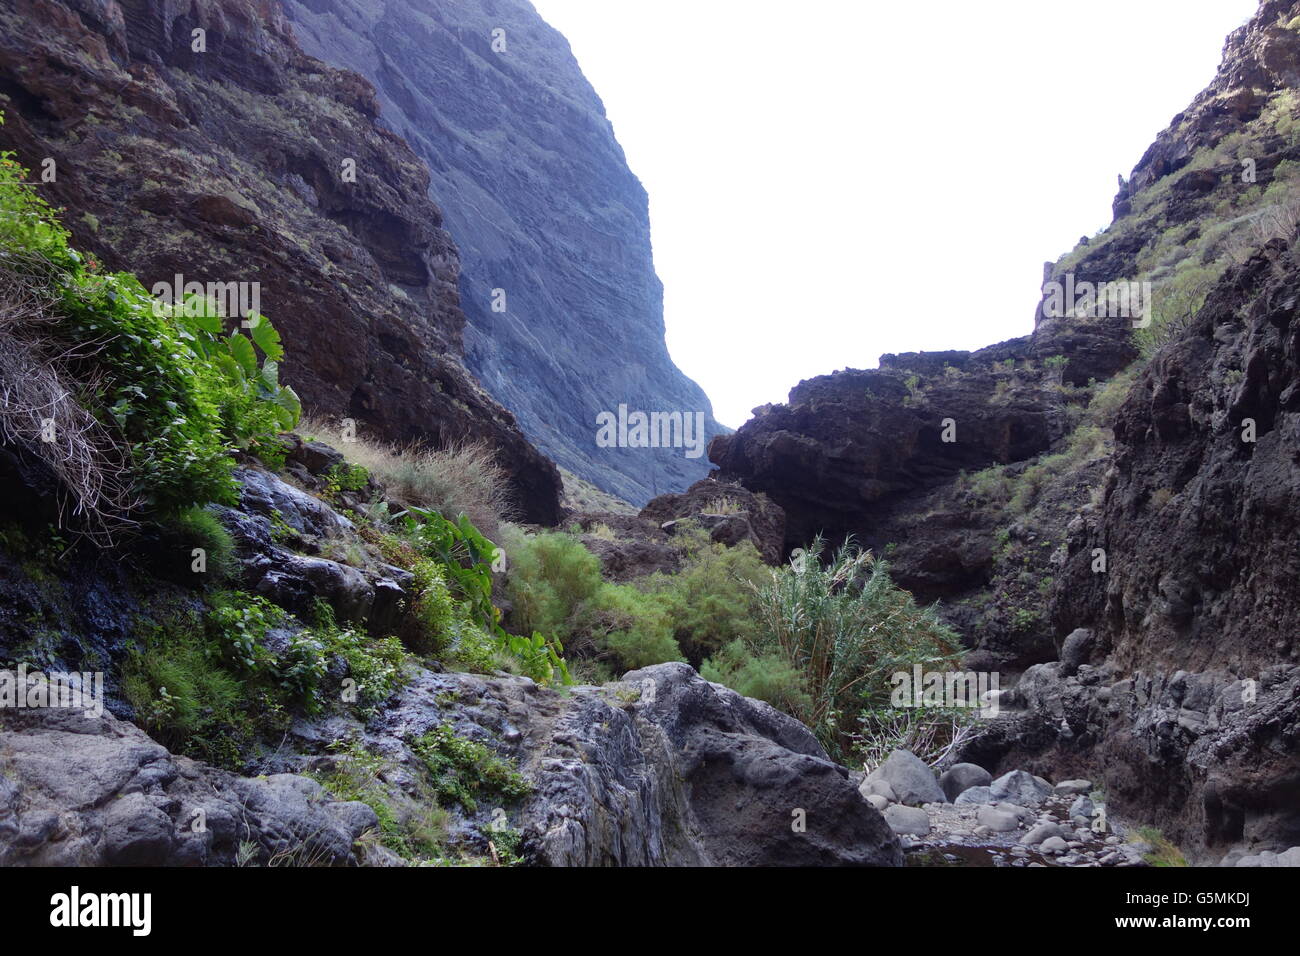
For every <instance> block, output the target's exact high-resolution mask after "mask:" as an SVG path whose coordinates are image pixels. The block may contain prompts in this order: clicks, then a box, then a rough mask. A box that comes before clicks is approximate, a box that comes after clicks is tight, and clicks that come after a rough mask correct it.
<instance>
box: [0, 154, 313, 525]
mask: <svg viewBox="0 0 1300 956" xmlns="http://www.w3.org/2000/svg"><path fill="white" fill-rule="evenodd" d="M28 178H29V176H28V174H27V172H26V171H25V170H24V169H23V168H22V167H21V166H19V165H18V164H17V163H15V162H14V161H13V158H12V154H11V153H8V152H4V153H0V269H3V270H4V271H5V272H6V274H7V276H8V277H9V278H10V279H11V280H12V281H13V282H15V283H17V284H18V286H19V287H20V288H22V289H24V290H25V293H26V294H27V295H29V296H30V297H31V298H32V299H33V300H34V301H38V302H41V303H42V304H43V305H42V308H43V310H44V311H45V313H46V315H45V316H43V318H44V319H45V320H53V321H52V322H48V329H47V332H48V334H49V335H52V336H53V337H54V339H56V340H57V342H55V343H52V347H54V348H56V349H60V350H65V351H66V350H67V349H68V348H73V349H79V350H80V351H81V353H82V354H83V355H84V356H86V357H85V358H84V359H82V360H80V362H75V361H74V362H72V363H70V369H69V370H70V373H71V374H73V375H75V376H76V378H77V379H78V380H79V384H80V385H81V390H80V394H78V395H76V397H75V400H76V401H77V402H79V403H81V404H82V405H84V407H85V408H86V409H87V410H89V411H90V412H91V414H93V415H94V416H95V417H96V418H97V419H98V420H99V421H100V422H101V424H103V425H104V426H106V427H108V428H110V429H111V430H112V433H113V434H114V435H115V436H116V440H118V441H119V442H120V444H121V446H122V449H121V450H122V453H123V455H124V457H125V458H126V459H127V462H128V464H129V469H130V475H131V479H132V480H131V484H132V491H133V497H134V498H135V499H137V500H138V501H139V502H140V503H141V504H142V505H143V506H145V507H147V508H151V509H153V510H154V511H155V512H156V513H162V514H169V513H174V512H177V511H183V510H184V509H185V508H187V507H189V506H190V505H194V504H200V505H201V504H205V503H207V502H209V501H220V502H227V503H229V502H231V501H232V500H233V493H234V489H233V483H232V479H231V461H230V458H229V452H230V450H231V449H232V448H247V449H253V450H256V451H257V452H258V453H259V454H262V455H264V456H267V457H268V458H270V459H271V460H272V462H276V461H278V460H279V458H278V456H282V454H283V452H282V446H281V445H280V443H279V440H278V439H277V438H276V433H277V432H278V431H279V430H281V429H285V428H289V427H292V425H293V424H294V423H295V422H296V421H297V419H298V414H299V412H300V407H299V404H298V401H297V398H296V396H294V395H293V392H292V390H291V389H289V388H287V387H282V386H280V385H279V382H278V374H279V373H278V364H277V363H278V361H279V359H280V357H281V356H282V354H283V349H282V347H281V346H280V344H279V339H278V335H277V334H276V333H275V330H274V328H273V327H272V326H271V324H270V323H269V322H268V321H267V320H266V319H265V318H263V317H261V316H257V315H254V316H251V317H250V319H249V322H250V326H251V327H250V329H249V335H247V336H246V335H244V334H242V333H240V332H235V333H234V334H231V335H226V334H225V333H224V331H223V329H222V325H223V322H222V319H221V318H220V317H219V316H217V315H216V314H215V310H214V308H213V307H212V306H211V305H210V304H208V303H206V302H203V301H202V300H197V299H191V300H188V301H187V302H185V303H183V304H181V305H177V306H168V305H166V304H164V303H162V302H160V301H158V300H155V299H154V298H153V297H151V296H150V295H149V293H148V292H146V291H145V289H144V287H143V286H141V285H140V283H139V281H138V280H137V279H136V278H135V277H134V276H132V275H129V274H126V273H116V274H105V273H102V272H101V271H100V269H99V264H98V263H97V262H96V261H95V260H94V259H93V258H91V257H87V256H84V255H82V254H81V253H79V252H77V251H76V250H74V249H73V248H71V246H70V245H69V234H68V233H67V231H66V230H65V229H64V228H63V227H62V226H61V225H59V223H58V222H57V220H56V218H55V215H54V212H53V210H52V209H50V207H49V206H48V205H47V204H46V203H45V202H44V201H43V200H42V199H40V197H39V196H37V195H36V192H35V190H34V189H33V187H32V186H31V185H30V184H28V183H27V182H26V180H27V179H28ZM255 346H256V348H255ZM257 349H261V350H262V353H263V355H264V360H263V361H262V362H261V363H260V364H259V363H258V360H257V354H256V352H257Z"/></svg>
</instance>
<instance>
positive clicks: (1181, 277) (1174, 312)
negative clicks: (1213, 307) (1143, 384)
mask: <svg viewBox="0 0 1300 956" xmlns="http://www.w3.org/2000/svg"><path fill="white" fill-rule="evenodd" d="M1222 271H1223V270H1222V269H1221V268H1218V267H1215V266H1189V267H1187V268H1182V269H1179V270H1178V271H1177V272H1175V273H1174V275H1173V276H1171V277H1170V278H1168V279H1166V280H1165V281H1163V282H1161V283H1160V284H1159V285H1158V286H1156V287H1155V288H1154V289H1153V290H1152V294H1151V299H1152V302H1151V316H1150V322H1148V324H1147V325H1146V326H1145V327H1142V328H1134V329H1133V343H1134V344H1135V345H1136V346H1137V347H1138V351H1139V352H1141V353H1142V357H1143V358H1144V359H1149V358H1151V356H1153V355H1154V354H1155V353H1156V352H1157V351H1159V349H1160V347H1161V346H1162V345H1164V344H1165V343H1166V342H1168V341H1169V340H1170V339H1173V338H1175V337H1176V336H1177V335H1178V334H1179V333H1180V332H1182V330H1183V329H1185V328H1187V326H1188V325H1189V324H1190V323H1191V321H1192V319H1193V318H1195V316H1196V313H1197V312H1199V311H1200V309H1201V306H1202V305H1203V304H1204V303H1205V297H1206V295H1207V294H1208V293H1209V291H1210V289H1211V288H1212V287H1213V285H1214V283H1215V281H1216V280H1217V279H1218V277H1219V275H1220V274H1221V273H1222Z"/></svg>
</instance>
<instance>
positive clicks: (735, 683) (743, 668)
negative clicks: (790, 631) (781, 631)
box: [700, 640, 813, 714]
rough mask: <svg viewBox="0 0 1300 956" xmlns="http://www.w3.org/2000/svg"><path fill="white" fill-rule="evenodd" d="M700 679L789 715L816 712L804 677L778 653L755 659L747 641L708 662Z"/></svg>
mask: <svg viewBox="0 0 1300 956" xmlns="http://www.w3.org/2000/svg"><path fill="white" fill-rule="evenodd" d="M700 675H701V676H702V677H703V678H704V679H705V680H710V681H714V682H715V683H718V684H725V685H726V686H728V687H730V688H731V689H732V690H734V691H736V692H737V693H740V694H744V695H745V696H746V697H753V698H755V699H756V700H765V701H767V702H768V703H769V704H771V705H772V706H773V707H777V708H779V709H781V710H783V711H785V712H786V713H788V714H804V713H809V712H810V711H811V710H812V708H813V699H812V697H811V696H810V695H809V693H808V688H807V686H806V684H805V681H804V677H803V673H802V672H801V671H800V670H798V669H797V668H796V667H795V666H794V665H793V664H792V663H791V661H790V659H789V658H788V657H787V656H786V655H785V654H783V653H782V652H781V651H779V650H772V651H766V652H763V653H762V654H759V655H755V654H754V653H753V651H752V650H751V648H750V646H749V645H748V644H747V643H746V642H745V641H743V640H735V641H732V642H731V643H729V644H727V645H725V646H723V647H722V648H720V649H719V650H718V652H717V653H716V654H715V655H714V656H713V657H711V658H710V659H709V660H706V661H705V662H704V664H703V666H702V667H701V668H700Z"/></svg>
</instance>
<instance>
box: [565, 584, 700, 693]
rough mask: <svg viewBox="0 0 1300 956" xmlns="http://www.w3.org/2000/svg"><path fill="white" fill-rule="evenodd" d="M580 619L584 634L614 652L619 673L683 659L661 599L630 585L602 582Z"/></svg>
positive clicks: (599, 647)
mask: <svg viewBox="0 0 1300 956" xmlns="http://www.w3.org/2000/svg"><path fill="white" fill-rule="evenodd" d="M581 621H582V623H581V627H582V629H583V631H584V637H586V638H587V639H588V640H590V641H592V642H594V644H595V646H596V647H597V648H598V649H601V650H604V651H607V652H608V654H609V655H612V656H613V662H614V664H615V666H616V668H617V670H618V671H619V673H623V672H625V671H630V670H636V669H637V668H639V667H649V666H650V665H651V664H663V663H665V662H667V661H680V660H684V658H683V657H682V652H681V649H680V648H679V647H678V646H677V641H675V640H674V639H673V622H672V620H671V619H670V617H669V615H668V613H667V612H666V610H665V609H664V606H663V603H662V602H661V601H660V600H659V599H658V598H657V597H656V596H655V595H651V594H645V593H643V592H641V591H639V590H637V589H636V588H634V587H632V586H630V585H625V584H604V585H602V586H601V587H600V589H599V590H598V591H597V592H596V594H595V596H594V598H593V600H592V602H591V605H590V606H589V608H587V609H586V612H585V614H583V615H582V617H581Z"/></svg>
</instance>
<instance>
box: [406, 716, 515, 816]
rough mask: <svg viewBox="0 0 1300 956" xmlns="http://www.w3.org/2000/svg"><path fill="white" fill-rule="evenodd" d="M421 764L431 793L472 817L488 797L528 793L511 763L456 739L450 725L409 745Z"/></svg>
mask: <svg viewBox="0 0 1300 956" xmlns="http://www.w3.org/2000/svg"><path fill="white" fill-rule="evenodd" d="M411 749H412V750H414V751H415V753H416V755H417V756H419V757H420V759H421V760H423V761H424V765H425V768H426V769H427V770H428V771H429V774H430V777H431V778H432V781H433V789H434V792H435V793H437V794H438V796H439V797H440V798H442V799H444V800H454V801H455V802H456V803H458V804H460V805H461V806H462V807H463V808H464V809H465V810H467V811H468V812H470V813H474V812H476V811H477V810H478V801H479V800H481V799H483V798H485V797H489V796H496V797H499V798H501V799H503V800H507V801H509V800H518V799H520V798H522V797H526V796H527V795H528V794H529V793H531V792H532V787H531V785H530V784H529V783H528V781H527V780H525V779H524V778H523V776H521V775H520V773H519V772H518V771H517V770H516V769H515V767H514V763H513V761H510V760H507V759H506V758H504V757H499V756H497V755H496V754H495V753H493V752H492V751H491V750H489V749H488V747H487V746H486V745H485V744H481V743H478V742H476V741H473V740H467V739H465V738H464V737H459V736H457V735H456V732H455V731H454V730H453V728H452V727H451V725H450V724H445V725H443V726H441V727H437V728H435V729H433V730H431V731H429V732H428V733H426V734H424V735H423V736H422V737H420V738H419V739H417V740H415V741H414V742H413V743H412V744H411Z"/></svg>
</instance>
